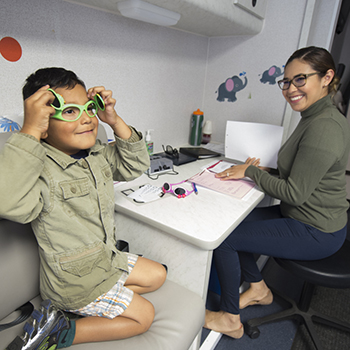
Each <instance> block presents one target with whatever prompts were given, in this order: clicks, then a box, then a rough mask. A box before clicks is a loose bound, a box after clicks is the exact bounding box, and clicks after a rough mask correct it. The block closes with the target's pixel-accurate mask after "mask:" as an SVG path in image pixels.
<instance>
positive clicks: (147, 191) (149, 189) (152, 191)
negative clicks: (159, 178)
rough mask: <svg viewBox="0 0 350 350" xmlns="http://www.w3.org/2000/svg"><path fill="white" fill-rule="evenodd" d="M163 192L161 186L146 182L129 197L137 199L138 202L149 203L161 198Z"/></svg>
mask: <svg viewBox="0 0 350 350" xmlns="http://www.w3.org/2000/svg"><path fill="white" fill-rule="evenodd" d="M162 193H163V192H162V188H161V187H158V186H153V185H149V184H146V185H144V186H142V187H140V188H139V189H138V190H136V191H135V192H132V193H130V194H129V195H128V197H129V198H132V199H135V200H136V201H138V202H143V203H147V202H152V201H155V200H156V199H159V198H160V197H161V195H162Z"/></svg>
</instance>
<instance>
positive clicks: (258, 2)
mask: <svg viewBox="0 0 350 350" xmlns="http://www.w3.org/2000/svg"><path fill="white" fill-rule="evenodd" d="M68 1H69V2H74V3H78V4H82V5H87V6H90V7H94V8H96V9H100V10H104V11H108V12H111V13H115V14H118V15H120V12H119V11H118V8H117V3H118V2H121V1H123V0H68ZM147 2H148V3H151V4H153V5H156V6H159V7H162V8H165V9H168V10H171V11H174V12H177V13H179V14H180V15H181V18H180V20H179V21H178V23H177V24H176V25H174V26H173V28H176V29H180V30H184V31H187V32H191V33H196V34H200V35H204V36H231V35H255V34H258V33H259V32H260V31H261V30H262V28H263V23H264V17H265V10H266V3H267V0H147Z"/></svg>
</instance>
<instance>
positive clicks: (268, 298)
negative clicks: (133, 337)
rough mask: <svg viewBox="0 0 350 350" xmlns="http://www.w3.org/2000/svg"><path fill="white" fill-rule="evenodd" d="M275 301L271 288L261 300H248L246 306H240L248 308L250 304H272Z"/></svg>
mask: <svg viewBox="0 0 350 350" xmlns="http://www.w3.org/2000/svg"><path fill="white" fill-rule="evenodd" d="M272 302H273V294H272V292H271V290H269V292H268V293H267V295H266V296H265V297H263V298H262V299H260V300H251V301H250V302H248V303H247V304H246V305H244V306H242V307H241V306H240V309H241V310H242V309H244V308H246V307H247V306H250V305H270V304H272Z"/></svg>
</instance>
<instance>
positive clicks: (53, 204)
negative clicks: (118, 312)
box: [0, 126, 149, 310]
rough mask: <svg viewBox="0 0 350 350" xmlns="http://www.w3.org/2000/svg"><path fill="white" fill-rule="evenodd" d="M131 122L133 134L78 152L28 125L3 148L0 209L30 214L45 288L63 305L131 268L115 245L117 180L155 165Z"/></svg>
mask: <svg viewBox="0 0 350 350" xmlns="http://www.w3.org/2000/svg"><path fill="white" fill-rule="evenodd" d="M100 127H102V126H100ZM131 129H132V136H131V137H130V139H129V140H127V141H124V140H122V139H119V138H118V137H116V143H115V145H106V144H101V142H100V141H99V140H97V142H96V145H95V146H93V147H92V148H91V149H90V150H89V152H88V153H89V154H88V156H87V157H86V158H83V159H79V160H77V159H74V158H72V157H70V156H68V155H66V154H64V153H63V152H61V151H59V150H57V149H56V148H54V147H52V146H50V145H49V144H47V143H46V142H44V141H41V142H40V143H39V142H38V141H37V140H36V139H35V138H34V137H31V136H30V135H26V134H22V133H19V134H15V135H13V136H11V138H10V139H9V140H8V142H7V143H6V145H5V146H4V148H3V150H2V151H1V153H0V191H1V192H0V193H1V201H0V202H1V203H0V217H2V218H5V219H9V220H12V221H16V222H20V223H28V222H31V224H32V228H33V231H34V233H35V236H36V238H37V241H38V245H39V255H40V261H41V268H40V291H41V296H42V298H43V299H47V298H50V299H51V300H52V301H53V302H54V304H55V305H56V306H57V307H59V308H61V309H65V310H69V309H71V310H72V309H78V308H81V307H83V306H85V305H87V304H89V303H90V302H92V301H93V300H95V299H96V298H97V297H99V296H100V295H102V294H103V293H105V292H107V291H108V290H109V289H111V287H112V286H113V285H114V284H115V283H116V282H117V281H118V279H119V278H120V276H121V274H122V271H123V270H126V271H128V268H127V258H126V255H125V254H123V253H121V252H119V251H117V249H116V248H115V244H116V236H115V234H116V232H115V225H114V187H113V180H114V181H129V180H132V179H134V178H136V177H138V176H140V175H141V174H142V173H143V172H144V171H145V170H146V169H147V168H148V167H149V155H148V153H147V150H146V147H145V141H144V140H143V138H142V135H141V133H137V132H136V131H135V130H134V129H133V128H131ZM23 288H25V286H23Z"/></svg>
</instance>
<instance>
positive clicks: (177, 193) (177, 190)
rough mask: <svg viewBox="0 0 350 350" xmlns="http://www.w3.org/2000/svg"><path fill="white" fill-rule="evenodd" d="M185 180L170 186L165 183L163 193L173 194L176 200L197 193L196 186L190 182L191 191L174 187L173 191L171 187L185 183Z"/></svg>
mask: <svg viewBox="0 0 350 350" xmlns="http://www.w3.org/2000/svg"><path fill="white" fill-rule="evenodd" d="M186 181H187V180H185V181H181V182H178V183H176V184H170V183H168V182H165V183H164V185H163V188H162V190H163V193H172V194H174V195H175V196H176V197H177V198H185V197H186V196H188V195H189V194H191V193H192V192H196V193H197V189H196V185H195V184H194V183H193V182H192V183H191V184H192V188H193V190H192V191H188V190H186V189H185V188H182V187H176V188H174V189H173V186H176V185H180V184H182V183H184V182H186Z"/></svg>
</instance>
